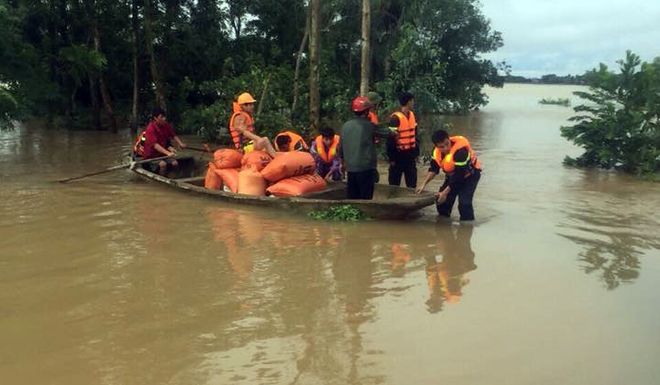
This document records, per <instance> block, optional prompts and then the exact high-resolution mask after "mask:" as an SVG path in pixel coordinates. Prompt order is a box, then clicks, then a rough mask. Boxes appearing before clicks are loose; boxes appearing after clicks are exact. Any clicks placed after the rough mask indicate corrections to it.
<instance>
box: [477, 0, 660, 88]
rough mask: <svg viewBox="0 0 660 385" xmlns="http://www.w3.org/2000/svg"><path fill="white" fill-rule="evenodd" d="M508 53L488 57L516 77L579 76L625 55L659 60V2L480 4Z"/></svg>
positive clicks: (497, 0) (520, 0)
mask: <svg viewBox="0 0 660 385" xmlns="http://www.w3.org/2000/svg"><path fill="white" fill-rule="evenodd" d="M481 2H482V4H483V7H482V10H483V13H484V15H485V16H486V17H487V18H489V19H490V21H491V27H492V28H493V29H494V30H497V31H500V32H502V36H503V38H504V47H502V48H500V49H499V50H498V51H497V52H495V53H491V54H488V55H487V56H486V57H487V58H489V59H491V60H494V61H501V60H506V61H507V63H508V64H509V65H511V67H512V71H511V73H512V74H513V75H521V76H528V77H536V76H541V75H544V74H551V73H554V74H557V75H567V74H571V75H578V74H582V73H584V72H585V71H587V70H590V69H592V68H594V67H597V66H598V64H599V63H601V62H602V63H605V64H607V65H608V66H609V67H610V68H611V69H615V70H618V65H617V64H616V60H619V59H623V58H624V57H625V55H626V50H628V49H629V50H631V51H633V52H634V53H636V54H637V55H639V56H640V57H641V58H642V60H643V61H651V60H653V58H655V57H657V56H660V1H658V0H627V1H624V0H481Z"/></svg>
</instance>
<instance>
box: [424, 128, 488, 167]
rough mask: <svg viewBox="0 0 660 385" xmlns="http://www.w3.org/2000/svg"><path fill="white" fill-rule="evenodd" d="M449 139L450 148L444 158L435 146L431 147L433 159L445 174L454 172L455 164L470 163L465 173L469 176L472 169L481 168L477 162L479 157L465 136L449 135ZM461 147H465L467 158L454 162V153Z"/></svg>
mask: <svg viewBox="0 0 660 385" xmlns="http://www.w3.org/2000/svg"><path fill="white" fill-rule="evenodd" d="M449 141H450V142H451V149H450V150H449V154H447V155H445V156H444V158H443V157H442V154H441V153H440V151H439V150H438V149H437V148H434V149H433V160H434V161H435V162H436V163H437V164H438V166H440V169H442V171H444V172H445V173H446V174H451V173H452V172H454V169H455V168H456V166H458V167H463V166H467V165H470V167H469V168H468V173H467V175H466V176H469V175H470V174H471V173H472V170H481V162H479V159H477V156H476V155H475V153H474V151H473V150H472V147H471V146H470V141H468V140H467V138H465V137H464V136H460V135H457V136H452V137H450V138H449ZM461 148H467V150H468V158H467V159H466V160H465V161H463V162H456V161H454V154H455V153H456V151H458V150H460V149H461Z"/></svg>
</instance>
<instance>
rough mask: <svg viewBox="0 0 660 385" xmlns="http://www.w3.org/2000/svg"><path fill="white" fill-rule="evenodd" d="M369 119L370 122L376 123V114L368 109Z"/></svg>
mask: <svg viewBox="0 0 660 385" xmlns="http://www.w3.org/2000/svg"><path fill="white" fill-rule="evenodd" d="M369 120H371V123H373V124H376V125H378V115H376V113H374V112H373V111H369Z"/></svg>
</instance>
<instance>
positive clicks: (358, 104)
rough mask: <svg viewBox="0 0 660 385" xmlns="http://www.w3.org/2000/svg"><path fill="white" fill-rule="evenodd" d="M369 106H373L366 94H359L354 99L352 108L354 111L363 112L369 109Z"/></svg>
mask: <svg viewBox="0 0 660 385" xmlns="http://www.w3.org/2000/svg"><path fill="white" fill-rule="evenodd" d="M369 108H371V102H370V101H369V98H367V97H366V96H358V97H357V98H355V99H353V103H351V109H352V110H353V112H362V111H364V110H368V109H369Z"/></svg>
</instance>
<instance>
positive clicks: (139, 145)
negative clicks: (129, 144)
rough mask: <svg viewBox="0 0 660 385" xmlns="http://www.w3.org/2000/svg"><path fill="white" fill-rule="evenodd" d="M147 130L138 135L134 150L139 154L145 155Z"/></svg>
mask: <svg viewBox="0 0 660 385" xmlns="http://www.w3.org/2000/svg"><path fill="white" fill-rule="evenodd" d="M146 133H147V130H144V131H142V132H141V133H140V134H139V135H138V136H137V140H136V141H135V144H134V145H133V152H134V153H135V154H136V155H137V156H144V144H145V143H146V142H147V136H146Z"/></svg>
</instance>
